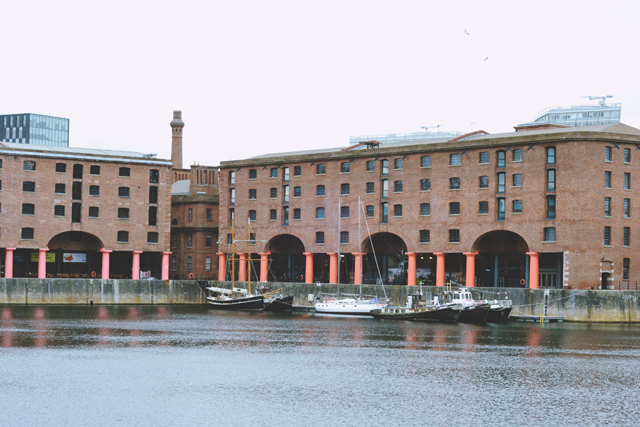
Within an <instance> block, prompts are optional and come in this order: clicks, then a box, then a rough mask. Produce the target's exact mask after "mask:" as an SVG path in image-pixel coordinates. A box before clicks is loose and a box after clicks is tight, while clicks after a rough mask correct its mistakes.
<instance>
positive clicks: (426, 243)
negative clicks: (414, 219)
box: [418, 242, 431, 245]
mask: <svg viewBox="0 0 640 427" xmlns="http://www.w3.org/2000/svg"><path fill="white" fill-rule="evenodd" d="M430 243H431V242H418V244H419V245H428V244H430Z"/></svg>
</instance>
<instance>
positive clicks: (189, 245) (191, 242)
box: [187, 234, 193, 248]
mask: <svg viewBox="0 0 640 427" xmlns="http://www.w3.org/2000/svg"><path fill="white" fill-rule="evenodd" d="M187 247H188V248H192V247H193V236H192V235H191V234H189V235H188V236H187Z"/></svg>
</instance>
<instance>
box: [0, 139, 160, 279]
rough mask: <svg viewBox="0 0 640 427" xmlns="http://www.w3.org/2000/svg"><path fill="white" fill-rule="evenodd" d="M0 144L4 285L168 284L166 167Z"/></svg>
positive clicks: (130, 157)
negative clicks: (17, 281)
mask: <svg viewBox="0 0 640 427" xmlns="http://www.w3.org/2000/svg"><path fill="white" fill-rule="evenodd" d="M153 156H154V155H145V154H142V153H135V152H121V151H112V150H99V149H83V148H69V147H50V146H41V145H31V144H13V143H1V142H0V248H1V251H0V255H1V259H0V261H1V263H0V264H1V265H2V275H3V277H7V278H10V277H40V278H42V277H76V278H78V277H92V273H93V274H95V276H96V277H98V278H100V277H102V278H134V279H135V278H138V277H139V276H140V271H141V270H142V271H143V272H144V273H145V275H146V273H149V276H150V277H156V278H160V277H167V278H168V272H169V269H168V267H169V256H168V255H169V253H168V251H169V247H170V221H171V216H170V215H171V212H170V197H171V192H170V191H171V187H170V184H171V175H170V168H171V163H170V162H169V161H167V160H160V159H156V158H154V157H153Z"/></svg>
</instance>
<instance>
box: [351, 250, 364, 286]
mask: <svg viewBox="0 0 640 427" xmlns="http://www.w3.org/2000/svg"><path fill="white" fill-rule="evenodd" d="M352 255H353V256H354V257H355V258H354V264H355V265H354V267H353V284H354V285H360V284H362V272H361V271H360V257H361V256H362V254H361V253H359V252H354V253H353V254H352Z"/></svg>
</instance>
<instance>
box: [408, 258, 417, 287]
mask: <svg viewBox="0 0 640 427" xmlns="http://www.w3.org/2000/svg"><path fill="white" fill-rule="evenodd" d="M406 254H407V257H408V258H409V265H408V268H407V285H409V286H415V285H416V281H417V276H418V269H417V266H416V254H415V253H413V252H407V253H406Z"/></svg>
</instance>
